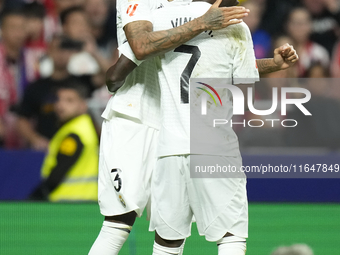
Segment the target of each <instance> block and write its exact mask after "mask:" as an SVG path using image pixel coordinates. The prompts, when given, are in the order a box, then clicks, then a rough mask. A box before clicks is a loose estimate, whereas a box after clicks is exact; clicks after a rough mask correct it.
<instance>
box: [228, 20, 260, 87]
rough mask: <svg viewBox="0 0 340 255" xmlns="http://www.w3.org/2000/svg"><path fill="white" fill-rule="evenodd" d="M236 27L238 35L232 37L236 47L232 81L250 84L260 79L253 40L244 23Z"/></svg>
mask: <svg viewBox="0 0 340 255" xmlns="http://www.w3.org/2000/svg"><path fill="white" fill-rule="evenodd" d="M237 29H238V30H239V31H238V36H237V37H235V38H234V40H235V41H236V42H235V44H236V45H237V47H236V51H235V55H234V61H233V83H234V84H235V85H236V84H252V83H255V82H256V81H259V80H260V75H259V71H258V68H257V64H256V58H255V52H254V45H253V40H252V37H251V33H250V30H249V28H248V26H247V25H246V24H245V23H241V24H240V25H239V26H238V28H237Z"/></svg>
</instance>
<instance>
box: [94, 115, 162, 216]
mask: <svg viewBox="0 0 340 255" xmlns="http://www.w3.org/2000/svg"><path fill="white" fill-rule="evenodd" d="M157 139H158V130H156V129H154V128H151V127H149V126H146V125H144V124H141V123H138V122H136V121H135V120H134V119H130V118H129V117H128V116H126V115H117V116H116V117H112V118H111V119H110V120H106V119H105V120H104V121H103V125H102V133H101V140H100V153H99V177H98V202H99V207H100V212H101V214H102V215H104V216H114V215H121V214H125V213H128V212H131V211H136V213H137V215H138V217H140V216H141V215H142V213H143V211H144V208H145V207H146V205H147V204H148V202H149V200H150V190H151V177H152V171H153V169H154V168H155V163H156V146H157V142H158V141H157Z"/></svg>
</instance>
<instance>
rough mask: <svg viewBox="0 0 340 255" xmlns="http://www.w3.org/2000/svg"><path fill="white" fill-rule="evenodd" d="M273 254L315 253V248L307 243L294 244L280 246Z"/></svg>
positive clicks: (301, 254)
mask: <svg viewBox="0 0 340 255" xmlns="http://www.w3.org/2000/svg"><path fill="white" fill-rule="evenodd" d="M271 255H314V253H313V250H312V249H311V248H310V247H309V246H308V245H306V244H293V245H291V246H281V247H278V248H277V249H276V250H275V251H273V252H272V253H271Z"/></svg>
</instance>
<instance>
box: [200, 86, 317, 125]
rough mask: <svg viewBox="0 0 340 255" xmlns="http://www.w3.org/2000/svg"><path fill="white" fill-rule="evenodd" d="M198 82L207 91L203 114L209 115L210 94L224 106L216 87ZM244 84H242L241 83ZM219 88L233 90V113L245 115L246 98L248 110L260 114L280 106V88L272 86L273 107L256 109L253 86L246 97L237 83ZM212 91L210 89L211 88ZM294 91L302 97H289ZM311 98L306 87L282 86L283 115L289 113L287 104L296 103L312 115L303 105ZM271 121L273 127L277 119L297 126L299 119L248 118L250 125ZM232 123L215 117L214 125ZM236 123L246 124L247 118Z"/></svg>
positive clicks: (285, 123)
mask: <svg viewBox="0 0 340 255" xmlns="http://www.w3.org/2000/svg"><path fill="white" fill-rule="evenodd" d="M197 83H198V84H201V85H203V86H204V87H197V88H198V89H200V90H203V91H205V92H206V93H202V95H201V115H207V102H208V95H209V96H210V97H211V98H212V100H213V101H214V103H215V106H216V107H220V106H223V104H222V100H221V97H220V95H219V94H218V93H217V91H216V89H214V88H213V87H212V86H211V85H208V84H206V83H203V82H197ZM241 86H242V85H241ZM218 88H225V89H228V90H229V91H230V92H231V95H232V101H233V115H244V114H245V100H247V101H246V102H247V106H248V110H249V111H250V112H251V113H253V114H255V115H258V116H267V115H271V114H273V113H274V112H275V111H276V110H277V109H278V106H279V98H278V88H272V104H271V107H270V108H269V109H267V110H258V109H255V106H254V101H253V88H252V87H248V88H247V94H248V96H247V98H245V96H244V94H243V92H242V90H241V89H240V88H239V87H238V86H236V85H219V86H218ZM208 89H209V90H210V91H211V92H210V91H209V90H208ZM212 93H213V94H215V96H216V97H217V99H218V100H219V102H220V106H219V104H218V103H217V100H216V99H215V96H214V95H213V94H212ZM290 93H294V94H295V95H297V94H299V95H301V97H298V98H289V96H288V95H289V94H290ZM310 99H311V93H310V91H309V90H307V89H305V88H297V87H282V88H281V100H280V103H281V105H280V109H281V116H286V115H287V105H295V106H296V107H297V108H298V109H299V110H300V111H301V112H302V113H303V114H304V115H305V116H311V115H312V114H311V113H310V112H309V111H308V110H307V109H306V107H305V106H304V105H303V104H305V103H307V102H309V101H310ZM265 121H267V122H271V123H272V127H274V122H275V121H280V122H281V125H282V126H283V127H295V126H297V124H298V123H297V121H296V120H294V119H283V120H280V119H265V120H263V119H251V120H248V121H247V123H248V126H250V127H262V126H263V125H264V123H265ZM289 122H293V125H288V124H287V123H289ZM228 123H230V124H231V126H232V125H233V122H232V120H226V119H214V123H213V126H214V127H216V126H217V125H226V124H228ZM253 123H259V125H253ZM234 124H243V125H244V126H246V120H244V121H243V122H238V123H235V122H234Z"/></svg>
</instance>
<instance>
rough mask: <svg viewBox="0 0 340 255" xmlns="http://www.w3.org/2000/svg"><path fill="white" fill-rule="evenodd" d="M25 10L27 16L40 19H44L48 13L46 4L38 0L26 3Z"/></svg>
mask: <svg viewBox="0 0 340 255" xmlns="http://www.w3.org/2000/svg"><path fill="white" fill-rule="evenodd" d="M23 12H24V14H25V16H26V17H28V18H39V19H43V18H44V17H45V14H46V10H45V7H44V5H43V4H41V3H37V2H32V3H27V4H25V6H24V9H23Z"/></svg>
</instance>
